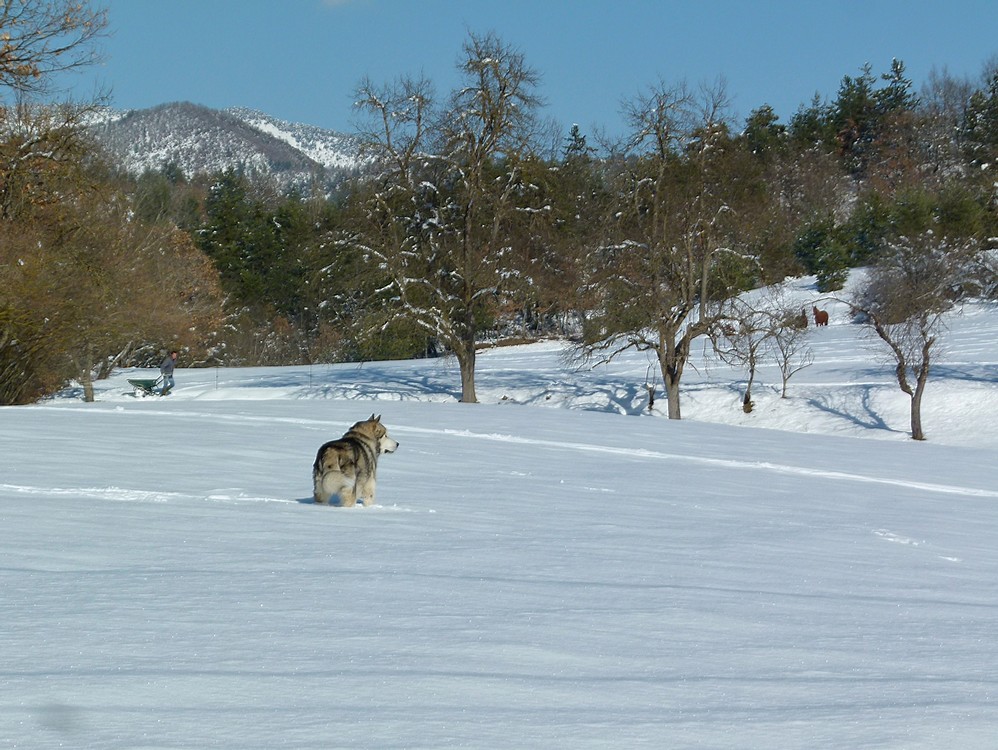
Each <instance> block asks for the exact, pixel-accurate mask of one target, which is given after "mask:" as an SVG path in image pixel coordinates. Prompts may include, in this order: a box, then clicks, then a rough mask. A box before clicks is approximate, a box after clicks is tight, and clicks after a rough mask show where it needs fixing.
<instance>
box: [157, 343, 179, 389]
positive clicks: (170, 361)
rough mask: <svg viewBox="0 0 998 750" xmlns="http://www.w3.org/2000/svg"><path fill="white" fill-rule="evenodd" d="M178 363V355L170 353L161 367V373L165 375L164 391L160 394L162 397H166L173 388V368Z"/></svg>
mask: <svg viewBox="0 0 998 750" xmlns="http://www.w3.org/2000/svg"><path fill="white" fill-rule="evenodd" d="M176 362H177V353H176V352H170V353H169V354H167V355H166V359H164V360H163V364H161V365H160V366H159V371H160V373H161V374H162V375H163V389H162V390H161V391H160V392H159V395H161V396H165V395H166V394H167V393H169V392H170V389H172V388H173V366H174V365H175V364H176Z"/></svg>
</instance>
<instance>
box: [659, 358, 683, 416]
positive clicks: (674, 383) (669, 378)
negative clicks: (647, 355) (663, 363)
mask: <svg viewBox="0 0 998 750" xmlns="http://www.w3.org/2000/svg"><path fill="white" fill-rule="evenodd" d="M662 379H663V380H664V381H665V397H666V399H667V400H668V402H669V419H682V418H683V415H682V413H681V412H680V409H679V375H678V373H677V372H676V371H675V369H674V368H666V367H663V368H662Z"/></svg>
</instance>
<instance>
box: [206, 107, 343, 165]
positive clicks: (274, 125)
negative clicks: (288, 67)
mask: <svg viewBox="0 0 998 750" xmlns="http://www.w3.org/2000/svg"><path fill="white" fill-rule="evenodd" d="M224 111H225V112H226V113H228V114H231V115H233V116H234V117H238V118H239V119H240V120H242V121H243V122H245V123H246V124H247V125H250V126H251V127H253V128H256V129H257V130H259V131H260V132H261V133H268V134H270V135H272V136H274V138H277V139H278V140H279V141H283V142H284V143H287V144H288V145H289V146H291V147H293V148H295V149H297V150H298V151H300V152H301V153H303V154H305V156H307V157H308V158H309V159H311V160H312V161H315V162H317V163H319V164H321V165H322V166H323V167H325V168H326V169H328V170H333V171H337V170H346V171H349V170H354V169H358V168H359V167H361V166H362V160H361V158H360V156H359V150H360V147H359V145H358V143H357V141H356V139H354V138H353V137H352V136H349V135H344V134H343V133H337V132H335V131H333V130H327V129H325V128H319V127H316V126H315V125H304V124H302V123H297V122H288V121H287V120H279V119H277V118H275V117H271V116H270V115H268V114H266V113H264V112H260V111H259V110H255V109H247V108H245V107H233V108H231V109H226V110H224Z"/></svg>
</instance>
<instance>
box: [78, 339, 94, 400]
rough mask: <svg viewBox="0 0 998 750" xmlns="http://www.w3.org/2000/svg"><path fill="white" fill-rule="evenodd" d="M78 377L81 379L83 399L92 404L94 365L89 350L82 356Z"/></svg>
mask: <svg viewBox="0 0 998 750" xmlns="http://www.w3.org/2000/svg"><path fill="white" fill-rule="evenodd" d="M80 377H81V378H82V380H83V400H84V401H86V402H87V403H88V404H92V403H93V402H94V367H93V363H92V362H91V357H90V352H89V351H88V352H87V354H86V356H85V357H84V362H83V372H82V373H80Z"/></svg>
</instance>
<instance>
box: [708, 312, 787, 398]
mask: <svg viewBox="0 0 998 750" xmlns="http://www.w3.org/2000/svg"><path fill="white" fill-rule="evenodd" d="M729 315H730V316H731V320H730V322H725V323H722V324H721V325H720V326H718V327H716V328H715V329H713V330H712V331H711V333H710V339H711V344H712V345H713V347H714V351H715V352H716V353H717V356H719V357H720V358H721V360H722V361H723V362H726V363H727V364H729V365H734V366H738V367H741V368H743V369H744V370H745V372H746V373H748V380H747V381H746V383H745V394H744V395H743V397H742V411H744V412H745V413H746V414H750V413H751V412H752V410H753V409H754V408H755V402H754V401H753V400H752V385H753V384H754V383H755V374H756V369H757V368H758V366H759V360H760V358H761V357H762V355H763V353H764V352H765V350H766V346H767V342H768V340H769V338H770V336H771V335H772V317H771V315H770V314H769V312H768V311H767V310H764V309H763V310H760V309H756V308H754V307H752V306H750V305H749V304H748V303H746V302H744V301H743V300H734V302H733V304H732V305H731V312H730V313H729Z"/></svg>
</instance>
